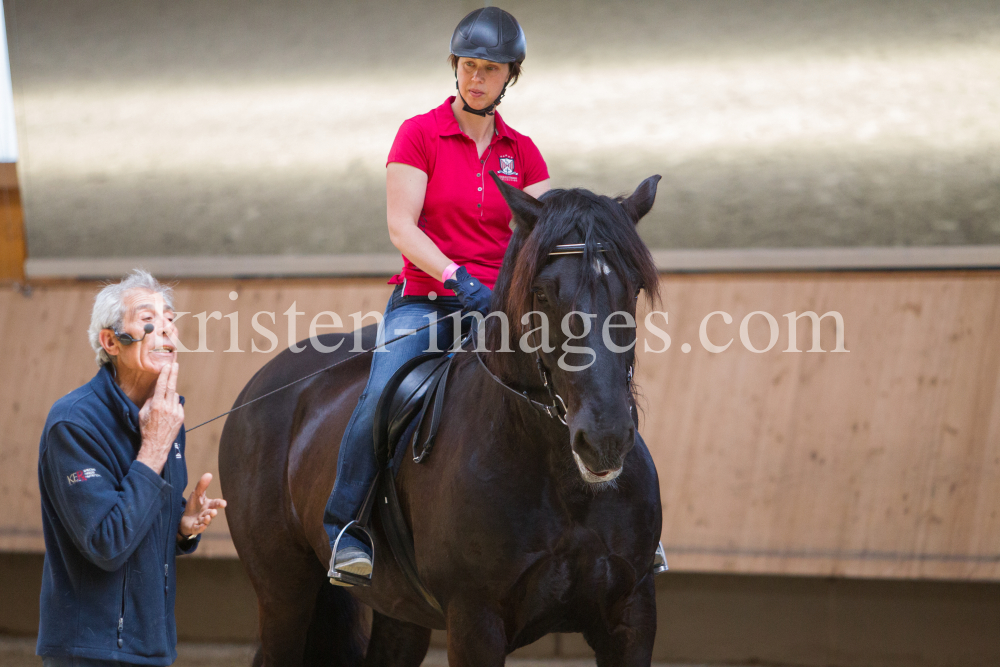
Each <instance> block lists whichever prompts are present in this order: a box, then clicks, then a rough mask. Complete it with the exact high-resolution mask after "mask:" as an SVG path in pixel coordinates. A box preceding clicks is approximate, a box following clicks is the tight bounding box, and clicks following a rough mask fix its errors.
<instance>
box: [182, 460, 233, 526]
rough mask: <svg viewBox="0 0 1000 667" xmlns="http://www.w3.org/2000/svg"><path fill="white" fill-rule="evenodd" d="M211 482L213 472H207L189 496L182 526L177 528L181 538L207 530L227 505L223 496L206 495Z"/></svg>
mask: <svg viewBox="0 0 1000 667" xmlns="http://www.w3.org/2000/svg"><path fill="white" fill-rule="evenodd" d="M211 483H212V473H210V472H206V473H205V474H204V475H202V476H201V479H200V480H198V486H196V487H195V489H194V491H193V492H192V493H191V497H190V498H188V501H187V505H186V506H185V507H184V515H183V516H182V517H181V525H180V528H178V530H177V534H178V535H179V536H180V537H181V538H184V539H187V538H189V537H194V536H195V535H197V534H199V533H203V532H205V529H206V528H208V524H210V523H212V519H214V518H215V516H216V515H217V514H218V513H219V510H220V509H222V508H223V507H225V506H226V501H225V500H223V499H222V498H206V497H205V492H206V491H208V485H209V484H211Z"/></svg>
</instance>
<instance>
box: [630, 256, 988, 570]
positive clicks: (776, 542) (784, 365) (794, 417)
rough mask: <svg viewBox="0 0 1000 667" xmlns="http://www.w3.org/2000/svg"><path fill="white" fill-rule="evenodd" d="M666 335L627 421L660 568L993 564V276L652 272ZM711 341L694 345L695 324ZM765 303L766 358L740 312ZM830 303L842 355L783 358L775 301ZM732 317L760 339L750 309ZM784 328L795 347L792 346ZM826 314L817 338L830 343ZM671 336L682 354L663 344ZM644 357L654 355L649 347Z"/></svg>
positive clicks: (782, 309) (790, 305)
mask: <svg viewBox="0 0 1000 667" xmlns="http://www.w3.org/2000/svg"><path fill="white" fill-rule="evenodd" d="M662 285H663V288H664V293H665V304H666V309H667V310H669V311H670V312H671V314H672V317H671V329H670V330H671V333H672V335H673V336H674V341H675V342H674V345H672V346H671V349H670V351H669V352H667V353H664V354H662V355H651V354H644V355H642V357H641V363H640V366H639V377H640V378H641V380H642V383H643V386H644V389H645V393H646V396H647V400H648V407H647V412H646V419H645V422H644V423H643V424H642V431H641V432H642V433H643V434H644V437H645V438H646V439H647V441H648V442H650V444H651V447H652V449H653V455H654V458H655V460H656V463H657V469H658V470H659V474H660V481H661V489H662V500H663V505H664V527H663V541H664V543H665V544H666V545H667V546H668V551H669V552H670V554H669V555H671V556H672V557H671V558H670V561H671V565H672V566H673V567H675V568H681V569H686V570H702V571H725V572H770V573H801V574H830V575H851V576H890V577H895V576H900V577H941V578H969V579H995V578H997V577H998V576H1000V512H998V510H1000V393H998V387H997V382H998V378H1000V375H998V369H1000V344H998V339H997V337H996V335H995V331H996V330H997V327H998V326H1000V312H998V307H997V304H998V303H1000V282H998V279H997V274H996V273H969V274H964V275H963V274H940V273H923V274H918V273H914V274H883V275H877V274H843V273H841V274H825V275H823V274H813V275H790V276H743V277H740V278H734V277H730V276H700V277H685V278H683V279H677V278H668V279H666V280H664V281H663V283H662ZM715 310H722V311H726V312H728V313H730V314H731V315H732V317H733V323H732V324H731V325H728V326H727V325H725V324H724V323H723V321H722V320H721V319H719V317H718V316H716V318H715V319H714V320H712V321H711V324H710V326H708V328H707V330H708V333H709V335H710V336H711V338H712V339H714V340H715V341H716V342H717V343H722V344H724V343H725V342H726V341H727V340H728V339H729V338H730V337H733V338H735V340H734V341H733V343H732V346H731V347H730V348H729V349H728V350H727V351H726V352H723V353H720V354H711V353H709V352H707V351H705V350H704V349H702V346H701V345H700V344H699V334H698V329H699V324H700V322H701V320H702V318H703V317H704V316H705V315H707V314H708V313H710V312H712V311H715ZM756 310H762V311H767V312H769V313H771V314H772V315H774V317H775V318H776V319H777V320H778V324H779V326H780V328H781V334H780V336H779V340H778V343H777V344H776V345H775V347H774V348H773V349H772V350H771V351H770V352H767V353H764V354H755V353H752V352H749V351H747V350H746V349H745V348H744V346H743V344H742V343H741V341H740V338H739V324H740V321H741V320H742V319H743V317H744V316H745V315H746V314H748V313H750V312H752V311H756ZM806 310H813V311H816V312H817V313H819V314H823V313H825V312H826V311H828V310H835V311H839V312H840V313H841V314H842V316H843V318H844V321H845V324H846V348H847V349H848V350H849V352H847V353H833V352H825V353H810V352H801V353H788V352H783V351H782V350H784V349H786V348H787V325H786V319H785V318H784V317H782V315H783V314H784V313H788V312H791V311H797V312H798V313H801V312H804V311H806ZM752 323H753V325H754V326H751V327H750V329H749V334H750V338H751V342H752V343H753V344H754V345H755V346H757V347H758V348H763V347H765V346H766V344H767V342H768V330H767V326H766V321H765V319H764V318H763V316H756V317H755V318H754V319H753V320H752ZM803 325H806V322H805V321H803V322H802V324H801V325H800V326H799V331H798V334H799V335H798V344H797V347H798V349H800V350H808V349H809V347H810V341H809V340H808V338H809V327H808V325H806V326H803ZM832 325H833V322H832V320H831V319H826V320H824V321H823V327H822V332H823V341H824V347H825V349H827V350H830V349H832V348H833V326H832ZM684 341H688V342H690V343H691V344H692V345H693V347H694V349H693V350H692V352H691V353H690V354H683V353H679V351H677V350H676V347H677V346H678V345H679V344H680V343H681V342H684ZM656 357H659V358H656Z"/></svg>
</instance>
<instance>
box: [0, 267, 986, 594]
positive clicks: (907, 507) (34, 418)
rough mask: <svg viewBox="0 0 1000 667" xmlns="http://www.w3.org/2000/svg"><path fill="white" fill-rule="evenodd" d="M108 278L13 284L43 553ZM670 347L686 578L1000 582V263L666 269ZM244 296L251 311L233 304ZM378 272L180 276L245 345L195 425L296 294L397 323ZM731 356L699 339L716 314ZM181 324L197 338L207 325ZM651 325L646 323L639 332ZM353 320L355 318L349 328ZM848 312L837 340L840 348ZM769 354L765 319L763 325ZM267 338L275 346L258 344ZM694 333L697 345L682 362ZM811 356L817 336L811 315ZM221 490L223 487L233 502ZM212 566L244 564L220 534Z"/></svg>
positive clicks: (653, 433)
mask: <svg viewBox="0 0 1000 667" xmlns="http://www.w3.org/2000/svg"><path fill="white" fill-rule="evenodd" d="M96 289H97V287H96V285H95V284H93V283H74V284H58V283H54V284H50V285H40V286H38V287H36V289H35V290H34V292H33V294H32V296H30V297H25V296H22V295H21V294H18V293H16V292H13V291H10V292H3V293H0V343H2V345H3V347H4V349H5V351H6V355H5V360H4V363H3V365H2V366H0V429H2V431H0V432H2V433H3V435H2V436H0V444H2V449H0V463H2V465H0V502H3V503H4V504H5V506H6V507H8V508H10V509H11V510H13V511H8V512H6V513H5V516H4V518H3V519H0V549H5V550H27V551H37V550H40V549H41V547H42V545H41V537H40V532H39V523H40V517H39V507H38V491H37V478H36V465H37V461H36V459H37V441H38V437H39V434H40V432H41V428H42V424H43V422H44V419H45V415H46V413H47V411H48V408H49V406H50V405H51V404H52V402H53V401H54V400H56V399H57V398H58V397H59V396H60V395H62V394H64V393H66V392H67V391H69V390H71V389H73V388H74V387H76V386H79V385H80V384H82V383H84V382H86V381H87V380H88V379H89V378H90V377H91V376H92V375H93V373H94V371H95V367H94V365H93V354H92V352H91V351H90V349H89V347H88V345H87V342H86V336H85V329H86V325H87V322H88V320H89V312H90V304H91V300H92V297H93V294H94V293H95V292H96ZM662 290H663V295H664V303H663V306H662V309H663V310H666V311H668V312H669V324H667V325H664V324H663V323H662V320H661V319H657V320H655V321H654V323H656V324H658V325H659V326H660V327H661V328H664V329H666V330H667V331H668V332H669V334H670V336H671V338H672V342H671V345H670V347H669V349H668V350H667V351H666V352H663V353H660V354H657V353H653V352H645V351H644V350H643V349H642V341H643V339H646V340H648V342H649V345H650V346H651V347H652V348H654V349H659V348H660V347H661V342H660V341H659V340H658V339H657V338H656V337H655V336H653V335H652V334H651V333H649V332H645V330H644V329H642V330H641V331H640V339H639V340H640V353H639V356H640V359H639V364H638V366H637V373H638V379H639V382H640V384H641V386H642V389H643V396H644V397H643V405H644V415H643V421H642V428H641V431H642V433H643V437H644V438H645V439H646V442H647V443H648V444H649V446H650V449H651V450H652V452H653V456H654V459H655V461H656V464H657V469H658V471H659V475H660V484H661V494H662V500H663V506H664V525H663V542H664V544H665V545H666V546H667V549H668V552H669V558H670V564H671V567H672V568H673V569H676V570H688V571H719V572H748V573H749V572H754V573H796V574H817V575H846V576H865V577H868V576H871V577H916V578H943V579H992V580H997V579H1000V386H998V382H1000V341H998V339H997V337H996V336H995V332H996V331H997V330H1000V308H998V306H997V304H998V303H1000V273H998V272H992V271H989V272H985V271H984V272H964V273H963V272H907V273H902V272H900V273H800V274H755V275H747V274H742V275H740V274H726V275H721V274H715V275H697V276H693V275H685V276H680V275H673V276H671V275H664V276H663V279H662ZM231 291H235V292H236V293H237V295H238V299H237V300H236V301H233V300H231V299H230V298H229V295H230V292H231ZM388 293H389V287H388V286H386V285H385V284H384V282H383V281H381V280H336V281H334V280H326V281H319V280H276V281H236V280H231V281H226V280H220V281H201V282H194V281H191V282H185V283H184V284H182V285H180V286H178V288H177V295H176V303H177V307H178V309H180V310H187V311H191V312H193V313H201V312H203V311H207V312H213V311H218V312H219V313H220V314H221V315H225V314H228V313H231V312H234V311H236V310H238V312H239V320H238V321H239V335H238V337H237V339H238V341H239V348H240V349H241V350H243V353H242V354H240V353H236V352H226V351H225V350H226V349H227V348H228V347H229V321H228V320H226V319H223V320H221V321H210V322H209V324H208V327H207V334H208V335H207V337H206V347H207V348H208V349H210V350H212V351H213V352H211V353H207V352H206V353H197V352H192V353H186V354H184V355H182V357H181V361H182V372H181V379H180V387H181V391H182V392H183V393H184V394H185V395H186V396H187V398H188V407H187V423H188V424H189V425H194V424H197V423H199V422H201V421H203V420H204V419H207V418H209V417H211V416H214V415H216V414H218V413H220V412H223V411H225V410H227V409H229V408H230V407H231V405H232V402H233V400H234V399H235V397H236V394H237V393H238V391H239V389H240V388H241V387H242V386H243V384H244V383H245V382H246V381H247V380H248V379H249V377H250V376H251V375H252V374H253V372H255V371H256V369H258V368H259V367H260V366H261V365H262V364H263V363H264V362H265V361H266V360H267V359H269V358H270V357H271V355H272V354H274V353H271V354H262V353H253V352H250V349H251V348H250V340H251V334H254V332H253V329H252V328H251V322H250V320H251V318H252V316H253V314H254V313H256V312H258V311H268V312H274V313H275V316H276V323H275V324H272V323H271V322H270V320H269V319H268V318H266V317H265V318H264V319H263V320H262V322H263V323H264V324H265V325H266V326H267V328H268V329H270V330H271V331H274V332H275V333H276V334H277V335H278V337H279V339H280V340H281V342H282V344H284V342H285V341H286V340H287V338H288V336H287V318H286V317H285V316H284V315H283V313H284V312H286V311H287V310H288V309H289V306H291V305H292V302H293V301H294V302H295V304H296V309H297V310H298V311H299V312H304V313H305V315H303V316H300V317H299V318H298V331H297V337H298V338H303V337H305V336H306V335H308V323H309V321H310V320H311V319H312V317H313V316H314V315H315V314H316V313H318V312H320V311H322V310H332V311H335V312H337V313H339V314H341V316H342V317H343V316H347V315H349V314H350V313H352V312H357V311H361V312H367V311H369V310H377V311H379V312H381V310H382V308H383V307H384V303H385V299H386V298H387V296H388ZM716 310H722V311H726V312H728V313H729V314H730V315H731V316H732V318H733V321H732V323H731V324H729V325H727V324H725V323H724V322H723V320H722V319H721V318H720V317H719V316H716V317H715V318H713V319H712V320H711V321H710V323H709V324H708V326H707V334H708V335H709V337H710V338H711V339H712V340H713V341H715V343H719V344H724V343H725V342H726V341H727V340H728V339H730V338H733V339H734V340H733V343H732V344H731V346H730V347H729V348H728V349H727V350H726V351H725V352H722V353H719V354H712V353H710V352H708V351H706V350H705V349H704V348H703V347H702V345H701V343H700V342H699V333H698V331H699V324H700V322H701V320H702V318H704V316H705V315H707V314H708V313H710V312H712V311H716ZM758 310H759V311H766V312H768V313H770V314H772V315H773V316H774V317H775V318H776V320H777V323H778V325H779V327H780V334H779V337H778V341H777V344H776V345H775V346H774V347H773V348H772V349H771V350H770V351H768V352H766V353H762V354H755V353H752V352H749V351H748V350H747V349H745V348H744V346H743V344H742V342H741V340H740V333H739V329H740V322H741V320H742V319H743V317H744V316H745V315H746V314H748V313H750V312H752V311H758ZM806 310H813V311H816V312H817V313H818V314H820V315H822V314H823V313H825V312H827V311H828V310H835V311H838V312H840V313H841V315H842V316H843V318H844V322H845V329H846V338H845V341H846V348H847V350H849V352H846V353H833V352H825V353H814V352H800V353H790V352H784V351H783V350H785V349H786V348H787V347H788V340H787V321H786V319H785V318H784V317H783V314H785V313H788V312H792V311H795V312H798V313H801V312H804V311H806ZM191 318H192V316H191V315H186V316H184V317H183V318H182V319H181V320H180V326H181V332H182V340H183V342H184V344H185V345H186V346H187V347H188V348H190V349H195V348H196V347H198V344H197V339H198V327H197V322H196V321H195V320H193V319H191ZM641 319H642V318H641V317H640V320H641ZM345 324H346V325H347V328H350V326H351V324H350V321H349V320H348V321H347V322H345ZM833 324H834V323H833V321H832V319H831V318H826V319H824V320H823V321H822V326H821V330H822V345H823V347H824V348H825V349H827V350H830V349H832V347H833V338H834V336H833V328H834V327H833ZM748 334H749V337H750V341H751V343H752V344H754V345H756V346H757V347H759V348H762V347H764V346H765V345H766V344H767V340H768V331H767V323H766V320H765V319H764V317H763V316H760V315H758V316H755V317H754V318H753V319H752V320H751V322H750V326H749V328H748ZM253 337H254V340H255V341H256V343H257V345H258V346H260V347H264V348H266V347H268V343H267V341H266V340H265V339H264V337H263V336H261V335H259V334H254V336H253ZM685 342H686V343H689V344H690V345H691V346H692V349H691V351H690V352H689V353H684V352H682V350H681V346H682V344H683V343H685ZM797 346H798V349H800V350H808V349H809V348H810V346H811V334H810V326H809V323H808V321H807V320H800V321H799V325H798V336H797ZM222 423H223V421H222V420H219V421H217V422H213V423H212V424H210V425H208V426H205V427H203V428H201V429H199V430H197V431H195V432H193V433H192V434H191V435H190V436H189V461H188V467H189V472H190V475H191V477H192V478H193V479H194V478H196V477H197V475H198V474H200V473H201V472H203V471H206V470H207V471H211V472H213V473H214V472H216V447H217V443H218V438H219V435H220V433H221V430H222ZM217 489H218V486H217V482H213V490H217ZM199 551H200V553H201V555H209V556H213V555H214V556H228V555H232V554H233V549H232V545H231V543H230V542H229V541H228V538H227V537H226V534H225V524H224V523H218V524H216V526H215V527H214V528H213V530H212V531H211V532H210V534H209V535H208V537H207V539H205V542H204V548H203V549H201V550H199Z"/></svg>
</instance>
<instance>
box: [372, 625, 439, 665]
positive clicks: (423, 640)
mask: <svg viewBox="0 0 1000 667" xmlns="http://www.w3.org/2000/svg"><path fill="white" fill-rule="evenodd" d="M430 644H431V630H430V628H425V627H422V626H419V625H414V624H413V623H407V622H406V621H398V620H396V619H394V618H389V617H388V616H384V615H382V614H380V613H378V612H377V611H374V612H372V631H371V639H369V641H368V654H367V655H366V656H365V667H420V663H422V662H423V661H424V657H426V655H427V648H428V647H429V646H430Z"/></svg>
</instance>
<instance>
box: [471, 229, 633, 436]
mask: <svg viewBox="0 0 1000 667" xmlns="http://www.w3.org/2000/svg"><path fill="white" fill-rule="evenodd" d="M594 245H595V246H596V247H595V248H594V250H595V251H596V252H604V248H602V247H601V244H600V243H595V244H594ZM586 247H587V244H586V243H563V244H560V245H557V246H556V247H555V248H554V249H553V250H552V252H550V253H549V257H553V256H557V255H582V254H583V251H584V249H585V248H586ZM469 338H470V339H471V338H472V335H471V332H470V336H469ZM475 353H476V359H478V360H479V365H480V366H482V367H483V370H485V371H486V373H487V374H488V375H489V376H490V377H491V378H493V380H494V381H495V382H496V383H497V384H499V385H500V386H501V387H503V388H504V389H506V390H507V391H509V392H511V393H512V394H514V395H515V396H517V397H518V398H523V399H524V400H526V401H528V403H529V404H530V405H531V406H532V407H534V408H535V409H537V410H539V411H541V412H543V413H545V414H546V415H548V416H549V417H550V418H551V419H558V420H559V421H560V422H562V424H563V426H569V424H567V423H566V417H565V415H566V414H568V410H567V409H566V401H564V400H563V398H562V396H560V395H559V394H558V393H557V392H556V390H555V386H554V385H553V384H552V378H551V377H550V376H549V369H547V368H546V367H545V364H544V363H543V362H542V355H541V354H539V353H538V350H537V349H536V350H535V366H537V367H538V375H539V377H540V378H541V380H542V385H543V386H544V387H545V390H546V391H547V392H548V394H549V401H550V402H549V404H545V403H542V402H541V401H536V400H535V399H533V398H531V397H530V396H528V392H527V390H524V391H518V390H517V389H514V388H513V387H511V386H510V385H509V384H507V383H506V382H504V381H503V380H501V379H500V378H498V377H497V376H496V375H495V374H494V373H493V371H491V370H490V369H489V367H488V366H487V365H486V362H485V361H483V358H482V356H481V355H480V354H479V349H478V348H477V349H476V350H475ZM626 381H627V382H628V383H631V382H632V366H631V365H629V367H628V378H627V380H626ZM629 409H630V410H631V406H629Z"/></svg>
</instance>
